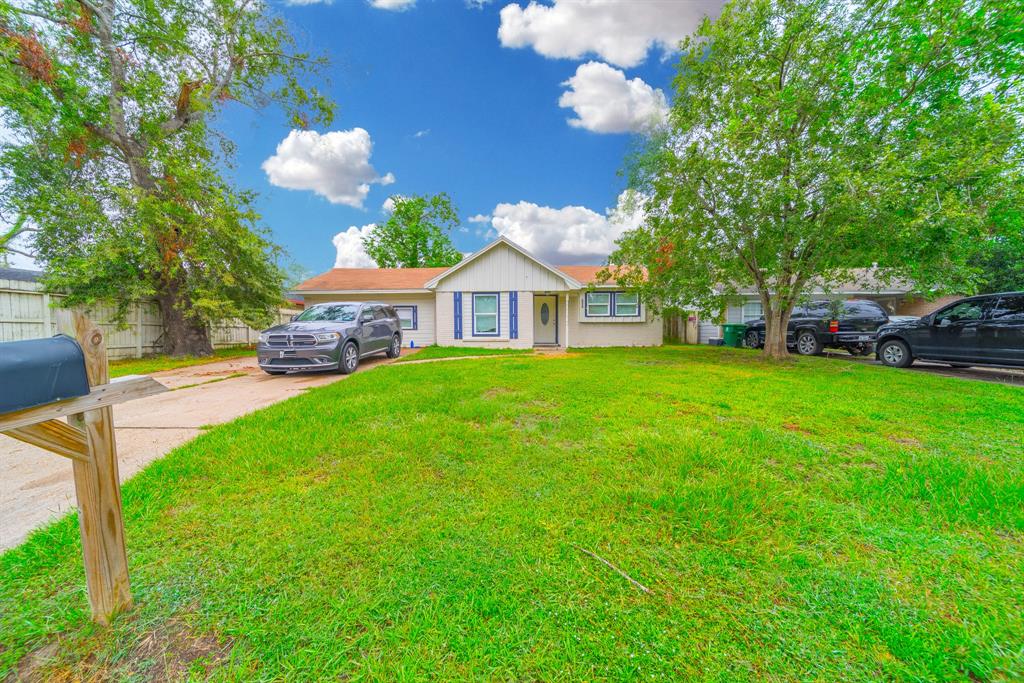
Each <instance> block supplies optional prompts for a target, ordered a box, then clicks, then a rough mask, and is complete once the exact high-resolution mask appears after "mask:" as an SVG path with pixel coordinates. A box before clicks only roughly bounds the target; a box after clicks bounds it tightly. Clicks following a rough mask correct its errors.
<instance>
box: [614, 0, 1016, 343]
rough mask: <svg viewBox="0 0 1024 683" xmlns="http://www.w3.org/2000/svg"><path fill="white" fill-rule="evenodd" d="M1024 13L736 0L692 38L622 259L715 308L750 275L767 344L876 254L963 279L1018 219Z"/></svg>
mask: <svg viewBox="0 0 1024 683" xmlns="http://www.w3.org/2000/svg"><path fill="white" fill-rule="evenodd" d="M1022 22H1024V13H1022V11H1021V9H1020V4H1019V0H973V1H972V2H963V0H887V1H885V0H882V1H879V0H742V1H739V0H736V1H734V2H732V3H730V4H729V5H727V6H726V7H725V9H724V10H723V12H722V15H721V17H720V18H719V19H718V20H717V21H713V22H712V21H709V20H706V21H704V22H703V23H702V25H701V26H700V27H699V29H698V30H697V32H696V33H695V34H694V35H693V36H691V37H690V38H688V39H686V40H685V41H683V44H682V46H681V47H682V53H683V55H682V57H681V59H680V63H679V70H678V75H677V76H676V79H675V83H674V85H675V98H674V102H673V106H672V111H671V115H670V120H669V123H668V125H667V127H666V129H665V130H663V131H662V132H661V133H660V134H658V135H656V136H654V137H652V138H651V139H650V140H649V141H648V142H647V144H646V146H645V147H644V148H643V150H642V151H641V152H640V153H639V154H638V155H637V157H636V159H635V163H633V165H632V181H633V184H634V186H635V187H636V188H637V189H638V190H639V191H640V193H639V194H640V196H642V197H644V198H645V201H644V208H645V210H646V213H647V219H646V221H645V223H644V225H643V226H642V227H640V228H639V229H638V230H636V231H633V232H631V233H628V234H627V235H626V236H625V237H624V239H623V240H622V241H621V242H620V248H619V250H618V251H617V253H616V254H614V255H613V261H615V262H618V263H624V264H634V265H642V266H645V267H646V272H647V280H646V282H645V283H642V286H643V287H644V289H645V292H646V294H647V295H648V296H649V297H652V298H656V299H657V300H660V301H662V302H666V301H667V302H671V303H677V304H684V305H689V306H693V307H696V308H698V309H700V310H702V311H704V312H705V313H709V314H715V313H717V312H719V311H720V310H721V309H722V306H723V305H724V304H725V303H726V302H728V300H729V299H730V298H731V297H733V296H734V295H735V294H736V293H737V291H738V290H739V289H740V288H741V287H744V286H750V285H753V286H755V287H756V288H757V291H758V293H759V295H760V299H761V304H762V306H763V309H764V314H765V318H766V321H767V343H766V345H765V353H766V354H767V355H769V356H772V357H783V356H785V355H786V344H785V330H786V328H787V325H788V322H789V317H790V313H791V311H792V309H793V306H794V304H795V303H797V302H798V300H799V299H801V298H802V297H803V296H805V293H806V291H807V289H808V286H809V284H810V283H816V284H820V285H823V286H825V287H828V286H830V284H834V283H836V282H837V281H840V280H842V279H844V278H845V277H847V276H848V275H849V270H850V269H852V268H856V267H860V266H870V265H871V264H877V266H878V271H877V272H878V273H879V274H881V275H882V276H883V277H897V276H898V277H903V278H907V279H909V280H911V281H912V282H914V283H916V285H917V286H918V287H920V288H921V289H922V290H923V291H930V292H936V293H938V292H942V291H949V290H952V289H958V288H961V287H962V286H963V283H964V282H968V281H970V279H971V273H972V269H971V267H970V264H969V263H968V260H969V255H970V253H971V249H970V244H971V242H972V241H974V240H976V239H978V238H980V237H982V236H984V235H988V234H991V233H992V232H993V231H998V230H999V229H1001V228H1003V227H1005V225H1006V224H1012V222H1013V221H1009V223H1006V222H1004V221H1003V219H1005V218H1006V211H1005V210H1004V209H1005V198H1006V196H1007V190H1008V188H1012V187H1014V186H1015V185H1019V183H1020V171H1021V151H1022V146H1021V135H1020V128H1021V122H1022V118H1021V107H1020V105H1021V100H1020V98H1021V88H1020V86H1021V79H1022V74H1024V68H1022V67H1024V41H1022V39H1021V37H1022V35H1024V23H1022ZM997 208H998V209H999V210H996V209H997ZM1018 208H1019V207H1018ZM1011 213H1012V211H1011ZM1017 225H1018V226H1019V223H1018V224H1017ZM628 272H633V273H639V272H641V271H639V270H638V269H633V270H632V271H628ZM633 284H641V283H639V282H635V283H633Z"/></svg>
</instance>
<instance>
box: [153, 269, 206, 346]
mask: <svg viewBox="0 0 1024 683" xmlns="http://www.w3.org/2000/svg"><path fill="white" fill-rule="evenodd" d="M181 284H182V283H180V282H178V281H177V279H173V280H171V281H170V282H164V285H163V286H162V287H161V289H160V294H159V296H157V303H158V305H159V306H160V315H161V316H162V317H163V322H164V353H166V354H167V355H169V356H210V355H213V344H212V343H211V342H210V333H209V330H208V329H207V326H206V324H205V323H203V322H202V321H201V320H200V319H199V318H197V317H195V316H190V315H189V314H188V312H187V306H188V302H187V301H185V300H183V297H182V296H181V293H182V286H181Z"/></svg>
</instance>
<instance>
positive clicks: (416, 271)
mask: <svg viewBox="0 0 1024 683" xmlns="http://www.w3.org/2000/svg"><path fill="white" fill-rule="evenodd" d="M499 244H504V245H506V246H507V247H509V248H510V249H514V250H516V251H518V252H519V253H521V254H523V255H524V256H526V257H527V258H529V259H532V260H533V261H535V262H536V263H538V264H539V265H541V266H542V267H544V268H546V269H548V270H550V271H551V272H552V273H554V274H556V275H558V276H559V277H561V278H563V279H564V280H565V282H566V284H568V285H569V287H571V288H572V289H580V288H582V287H585V286H586V285H588V284H608V285H612V284H614V283H600V282H599V281H598V277H597V274H598V273H599V272H601V271H602V270H604V269H605V268H608V266H552V265H548V264H547V263H545V262H544V261H542V260H540V259H539V258H537V257H536V256H534V255H533V254H531V253H530V252H528V251H527V250H526V249H523V248H522V247H520V246H519V245H518V244H516V243H515V242H512V241H511V240H509V239H508V238H506V237H499V238H498V239H496V240H495V241H493V242H491V243H490V244H488V245H487V246H486V247H484V248H482V249H480V250H479V251H476V252H474V253H472V254H470V255H469V256H467V257H466V258H464V259H462V261H460V262H459V263H457V264H455V265H454V266H451V267H450V268H334V269H332V270H328V271H327V272H326V273H321V274H320V275H317V276H316V277H311V278H310V279H308V280H306V281H305V282H303V283H302V284H300V285H299V286H298V287H296V288H295V290H294V291H295V293H296V294H302V293H303V292H306V293H309V292H325V293H326V292H339V291H344V292H365V293H373V292H381V293H383V292H409V291H422V292H427V291H429V290H430V289H431V288H432V287H434V286H435V285H436V284H437V283H438V282H440V281H441V280H442V279H444V277H446V276H447V275H449V274H451V273H454V272H455V271H457V270H458V269H459V268H462V267H463V266H465V265H467V264H468V263H472V262H473V261H474V260H476V259H477V258H479V257H480V256H482V255H484V254H485V253H487V252H488V251H490V250H491V249H493V248H495V247H496V246H497V245H499Z"/></svg>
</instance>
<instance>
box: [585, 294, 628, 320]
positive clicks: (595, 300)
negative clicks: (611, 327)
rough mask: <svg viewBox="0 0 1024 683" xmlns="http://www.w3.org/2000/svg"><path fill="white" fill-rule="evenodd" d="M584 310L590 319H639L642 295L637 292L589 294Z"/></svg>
mask: <svg viewBox="0 0 1024 683" xmlns="http://www.w3.org/2000/svg"><path fill="white" fill-rule="evenodd" d="M584 309H585V313H586V317H588V318H611V317H613V316H614V317H616V318H638V317H640V295H639V294H637V293H636V292H587V294H586V296H585V297H584Z"/></svg>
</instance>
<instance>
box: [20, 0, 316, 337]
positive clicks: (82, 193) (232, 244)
mask: <svg viewBox="0 0 1024 683" xmlns="http://www.w3.org/2000/svg"><path fill="white" fill-rule="evenodd" d="M293 48H294V44H293V41H292V38H291V36H290V35H289V32H288V30H287V27H286V26H285V25H284V24H283V22H282V21H281V20H280V19H278V18H275V17H274V16H272V15H271V14H270V13H269V10H268V6H267V5H266V3H264V2H262V1H261V0H28V1H27V2H19V3H17V4H13V3H8V2H5V1H2V0H0V115H2V116H3V119H4V123H5V124H6V125H7V127H8V128H10V129H11V134H10V136H9V137H10V138H11V139H10V140H8V141H7V143H6V144H5V145H4V147H3V152H2V159H0V168H2V170H3V173H4V178H3V187H2V189H0V213H2V214H3V218H4V219H6V220H7V221H8V222H9V224H11V225H13V228H11V229H8V230H6V231H4V234H3V235H2V236H0V248H2V247H3V246H4V245H5V244H6V245H7V246H8V247H9V246H10V241H11V238H12V237H13V236H15V235H16V234H17V233H22V234H24V231H29V232H28V235H29V237H30V240H31V242H32V244H33V246H34V248H35V255H36V257H37V258H38V259H40V260H41V261H42V262H43V264H44V265H45V269H46V279H45V281H46V284H47V285H48V286H50V287H52V288H54V289H59V290H62V291H64V292H66V293H67V294H68V297H67V298H66V299H65V303H67V304H69V305H75V304H84V305H87V306H91V305H95V304H99V303H116V304H117V305H118V306H119V308H120V310H121V311H122V312H124V311H126V310H127V307H128V306H130V305H131V304H132V303H133V302H135V301H139V300H142V299H148V298H151V297H156V299H157V301H158V303H159V306H160V311H161V314H162V316H163V322H164V329H165V334H164V346H165V349H166V351H167V352H169V353H171V354H206V353H209V352H210V350H211V348H210V346H211V345H210V338H209V326H210V323H211V322H214V321H217V320H222V319H225V318H235V317H237V318H240V319H242V320H244V321H245V322H247V323H250V324H253V325H259V324H261V323H263V322H265V321H266V319H267V318H268V314H269V312H270V310H271V309H272V308H274V307H276V306H277V305H278V304H279V302H280V300H281V291H282V290H281V283H282V277H283V275H282V272H281V270H280V268H279V267H278V265H277V259H278V249H277V248H276V247H275V246H274V245H273V244H272V243H271V242H270V241H269V240H268V238H267V236H266V233H265V231H264V230H263V229H262V228H261V227H260V226H259V223H258V219H259V217H258V216H257V215H256V213H255V212H254V211H253V208H252V196H251V194H249V193H245V192H238V191H235V190H234V189H233V188H232V187H231V185H230V184H229V183H228V182H227V181H226V180H225V179H224V175H223V169H224V168H225V163H230V158H231V152H232V148H231V145H230V143H229V142H228V141H227V140H226V139H224V138H222V137H219V136H218V135H217V134H216V132H215V131H214V130H213V129H212V128H211V123H210V117H211V115H212V114H213V113H215V112H216V111H217V110H218V109H219V108H220V107H221V106H222V105H223V104H224V103H226V102H229V101H234V102H238V103H241V104H243V105H248V106H256V107H261V106H265V105H268V104H276V105H279V106H280V107H281V108H282V109H283V111H284V113H285V115H286V116H288V117H289V119H290V122H291V123H292V124H293V125H306V124H308V123H309V122H310V121H318V122H324V123H326V122H328V121H329V120H330V117H331V114H332V106H331V104H330V103H329V102H328V101H327V100H326V99H325V98H323V97H322V96H321V95H320V94H319V93H318V92H317V91H316V90H315V88H309V87H306V86H304V85H303V84H302V80H303V79H304V78H305V77H306V76H307V75H309V73H310V72H311V71H315V70H316V69H318V68H319V67H320V66H321V62H320V61H319V60H310V59H309V58H308V57H307V56H306V55H304V54H301V53H297V52H295V51H294V49H293Z"/></svg>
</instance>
